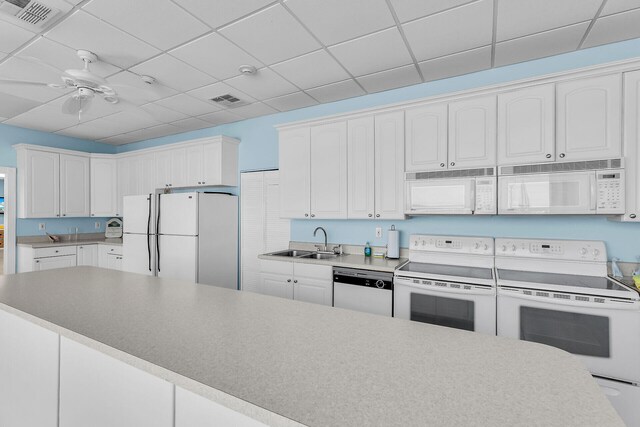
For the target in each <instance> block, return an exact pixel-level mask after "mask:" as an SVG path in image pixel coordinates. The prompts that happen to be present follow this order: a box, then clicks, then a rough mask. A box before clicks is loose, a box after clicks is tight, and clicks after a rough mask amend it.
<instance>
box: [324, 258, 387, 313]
mask: <svg viewBox="0 0 640 427" xmlns="http://www.w3.org/2000/svg"><path fill="white" fill-rule="evenodd" d="M333 306H334V307H339V308H346V309H349V310H356V311H364V312H366V313H373V314H381V315H383V316H389V317H391V316H393V273H385V272H380V271H371V270H360V269H357V268H342V267H334V269H333Z"/></svg>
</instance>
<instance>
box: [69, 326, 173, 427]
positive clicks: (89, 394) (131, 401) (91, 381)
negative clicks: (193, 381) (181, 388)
mask: <svg viewBox="0 0 640 427" xmlns="http://www.w3.org/2000/svg"><path fill="white" fill-rule="evenodd" d="M60 426H64V427H86V426H92V427H112V426H136V427H172V426H173V384H171V383H169V382H167V381H165V380H162V379H160V378H157V377H154V376H153V375H151V374H148V373H146V372H143V371H141V370H139V369H137V368H134V367H133V366H130V365H127V364H125V363H124V362H120V361H118V360H116V359H114V358H112V357H110V356H107V355H105V354H103V353H100V352H99V351H97V350H93V349H91V348H89V347H87V346H84V345H82V344H79V343H77V342H75V341H71V340H69V339H67V338H64V337H61V338H60Z"/></svg>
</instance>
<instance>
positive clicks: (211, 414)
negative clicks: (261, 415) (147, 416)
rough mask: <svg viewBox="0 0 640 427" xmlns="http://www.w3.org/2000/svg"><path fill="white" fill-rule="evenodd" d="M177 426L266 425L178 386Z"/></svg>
mask: <svg viewBox="0 0 640 427" xmlns="http://www.w3.org/2000/svg"><path fill="white" fill-rule="evenodd" d="M175 396H176V399H175V400H176V409H175V411H176V413H175V427H218V426H233V427H258V426H263V427H266V424H262V423H261V422H259V421H256V420H254V419H253V418H250V417H248V416H246V415H244V414H241V413H239V412H236V411H234V410H232V409H229V408H227V407H226V406H222V405H221V404H219V403H216V402H213V401H211V400H209V399H207V398H206V397H202V396H199V395H197V394H195V393H192V392H190V391H188V390H185V389H183V388H181V387H178V386H176V391H175Z"/></svg>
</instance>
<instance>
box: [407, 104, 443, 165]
mask: <svg viewBox="0 0 640 427" xmlns="http://www.w3.org/2000/svg"><path fill="white" fill-rule="evenodd" d="M405 133H406V140H405V154H406V160H405V170H406V171H407V172H419V171H431V170H444V169H446V168H447V104H433V105H424V106H420V107H415V108H410V109H408V110H406V111H405Z"/></svg>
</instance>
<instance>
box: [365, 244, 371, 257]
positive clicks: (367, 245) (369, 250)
mask: <svg viewBox="0 0 640 427" xmlns="http://www.w3.org/2000/svg"><path fill="white" fill-rule="evenodd" d="M364 256H371V246H370V245H369V242H367V244H366V245H364Z"/></svg>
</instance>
